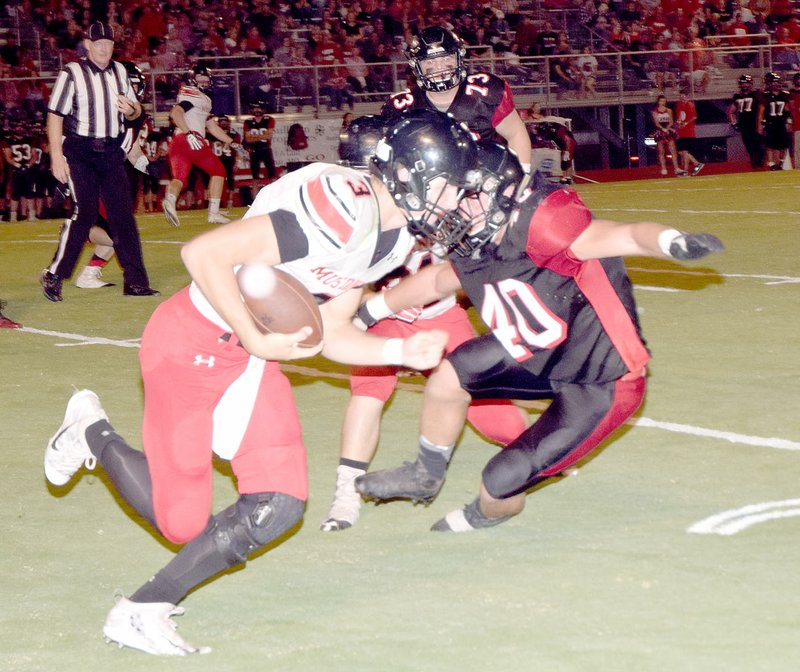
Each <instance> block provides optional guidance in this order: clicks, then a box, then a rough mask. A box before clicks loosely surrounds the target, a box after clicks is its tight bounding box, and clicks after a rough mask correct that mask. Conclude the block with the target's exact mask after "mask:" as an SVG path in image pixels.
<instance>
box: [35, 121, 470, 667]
mask: <svg viewBox="0 0 800 672" xmlns="http://www.w3.org/2000/svg"><path fill="white" fill-rule="evenodd" d="M427 114H431V113H427ZM436 116H437V117H443V116H445V115H438V114H437V115H436ZM406 122H407V120H404V121H403V122H401V124H406ZM445 128H446V131H447V132H446V134H440V135H438V136H437V137H436V138H435V140H436V141H437V148H438V150H437V151H440V152H441V153H442V154H443V156H447V157H448V158H449V159H451V163H450V166H449V167H450V169H451V170H452V171H453V175H452V176H444V175H442V174H441V172H440V170H439V167H438V166H435V168H436V169H435V170H433V168H434V166H431V167H430V168H429V169H427V170H426V169H425V167H424V166H422V165H421V164H417V165H409V167H408V168H407V169H406V170H405V171H401V174H400V175H399V177H400V178H401V179H404V180H413V181H415V182H424V187H423V188H421V189H420V190H418V191H417V192H415V193H416V194H418V195H419V197H418V198H417V199H416V200H413V201H412V200H409V201H403V202H396V201H395V199H394V197H393V196H392V194H391V193H390V191H389V190H388V189H387V188H386V186H384V185H383V183H382V182H381V180H380V179H378V178H377V177H373V176H370V175H367V174H365V173H361V172H358V171H355V170H352V169H350V168H346V167H343V166H336V165H331V164H326V163H312V164H310V165H308V166H305V167H303V168H300V169H299V170H296V171H293V172H291V173H287V174H286V175H284V176H282V177H281V178H279V179H278V180H277V181H276V182H274V183H273V184H270V185H267V186H266V187H264V188H263V189H262V190H261V191H260V193H259V194H258V196H257V197H256V199H255V201H254V202H253V205H252V206H251V207H250V208H249V209H248V211H247V213H246V214H245V215H244V217H243V218H242V219H241V220H237V221H235V222H231V223H229V224H227V225H225V226H221V227H217V228H214V229H212V230H210V231H207V232H206V233H204V234H202V235H201V236H199V237H197V238H195V239H194V240H192V241H190V242H189V243H187V244H186V245H185V246H183V247H182V248H181V257H182V259H183V261H184V264H185V265H186V268H187V270H188V272H189V274H190V276H191V278H192V282H191V285H190V286H189V287H186V288H184V289H183V290H181V291H179V292H178V293H177V294H175V295H174V296H172V297H171V298H169V299H167V300H166V301H164V302H163V303H161V304H160V305H159V306H158V308H156V310H155V312H154V313H153V315H152V317H151V318H150V320H149V321H148V323H147V325H146V327H145V329H144V333H143V335H142V341H141V350H140V354H139V358H140V363H141V372H142V378H143V382H144V404H145V405H144V419H143V424H142V441H143V444H144V452H140V451H138V450H135V449H134V448H132V447H131V446H130V445H129V444H128V443H127V442H126V441H125V440H124V439H123V438H122V437H121V436H120V435H119V434H118V433H117V432H116V431H115V430H114V428H113V426H112V425H111V424H110V422H109V419H108V416H107V414H106V412H105V410H104V409H103V407H102V405H101V403H100V400H99V398H98V397H97V395H96V394H95V393H94V392H92V391H90V390H81V391H79V392H76V393H75V394H74V395H73V396H72V398H71V399H70V401H69V403H68V404H67V409H66V414H65V416H64V421H63V424H62V426H61V427H60V428H59V430H58V431H57V432H56V433H55V434H54V435H53V437H52V439H51V440H50V442H49V443H48V445H47V448H46V449H45V460H44V468H45V476H46V478H47V479H48V481H49V482H50V483H51V484H53V485H55V486H62V485H65V484H66V483H68V482H69V481H70V480H71V479H72V477H73V476H74V475H75V474H76V472H77V471H78V470H79V469H80V467H81V466H82V465H83V464H86V466H87V467H88V468H90V469H91V468H94V467H95V466H96V465H97V464H99V465H100V466H102V467H103V469H104V471H105V472H106V474H107V475H108V477H109V479H110V482H111V483H112V484H113V485H114V486H115V488H116V489H117V490H118V491H119V493H120V494H121V495H122V496H123V497H124V498H125V500H126V501H127V502H128V503H129V504H130V505H131V506H132V507H133V509H134V510H135V511H137V512H138V513H139V514H140V515H141V516H142V517H143V518H144V519H145V520H147V521H149V523H151V524H152V525H153V527H154V529H156V530H157V531H158V532H159V533H160V534H162V535H163V536H164V537H165V538H166V539H168V540H169V541H170V542H172V543H175V544H181V545H182V548H181V549H180V551H179V552H178V553H177V554H176V555H175V557H174V558H172V560H171V561H170V562H168V563H167V565H166V566H165V567H164V568H162V569H161V570H160V571H158V572H157V573H156V574H155V575H154V576H152V577H150V578H149V579H148V580H146V581H145V582H144V583H143V584H142V585H141V587H140V588H139V589H138V590H136V591H135V592H134V593H133V594H132V595H131V596H130V597H123V598H121V599H120V600H119V601H118V602H117V603H116V605H115V606H114V607H113V608H112V609H111V611H110V613H109V615H108V617H107V619H106V622H105V625H104V628H103V631H104V633H105V635H106V636H107V637H108V638H109V639H111V640H113V641H115V642H118V643H119V644H121V645H125V646H129V647H132V648H135V649H139V650H141V651H145V652H147V653H151V654H156V655H187V654H194V653H203V652H205V651H206V650H207V649H205V648H203V647H197V646H193V645H191V644H189V643H188V642H187V641H186V640H185V639H184V638H183V637H181V635H179V634H178V633H177V632H176V630H175V623H174V622H173V621H172V620H171V617H172V616H174V615H177V614H181V613H183V608H182V607H179V606H177V604H178V603H179V602H180V601H181V600H183V598H184V597H185V596H186V595H187V594H188V593H189V592H190V591H192V590H194V589H196V588H197V587H198V586H200V585H201V584H203V583H205V582H206V581H208V580H209V579H211V578H212V577H214V576H216V575H218V574H219V573H221V572H224V571H226V570H228V569H229V568H231V567H236V566H242V565H243V564H244V563H245V562H246V561H247V559H248V557H249V556H250V555H251V554H252V553H254V552H256V551H258V550H259V549H262V548H264V547H265V546H267V545H269V544H271V543H273V542H275V540H277V539H278V538H279V537H281V536H282V535H283V534H285V533H286V532H287V531H288V530H290V529H291V528H293V527H294V526H295V525H296V524H297V523H298V522H299V521H300V519H301V518H302V515H303V510H304V507H305V500H306V497H307V492H308V482H307V474H306V454H305V447H304V445H303V442H302V435H301V427H300V423H299V418H298V414H297V410H296V408H295V404H294V400H293V398H292V392H291V386H290V383H289V381H288V379H287V378H286V376H285V375H284V374H283V373H282V372H281V370H280V366H279V363H280V361H284V360H292V359H297V358H300V357H306V356H311V355H315V354H317V353H319V352H322V354H323V355H324V356H326V357H328V358H330V359H332V360H335V361H337V362H341V363H344V364H363V365H372V366H380V365H385V364H392V365H397V366H406V367H411V368H414V369H419V370H425V369H429V368H432V367H434V366H436V364H438V362H439V360H440V359H441V355H442V351H443V348H444V345H445V343H446V341H447V334H445V333H443V332H439V331H420V332H418V333H415V334H413V335H411V336H410V337H409V338H379V337H376V336H372V335H370V334H366V333H363V332H361V331H360V330H359V329H358V328H356V327H355V326H354V324H353V317H354V314H355V312H356V310H357V309H358V306H359V305H360V302H361V294H362V286H363V285H364V284H365V283H369V282H373V281H376V280H378V279H380V278H382V277H383V276H384V275H385V274H386V273H387V272H388V271H390V270H391V269H393V268H395V267H396V266H398V265H399V264H402V263H403V261H404V260H405V259H406V258H407V256H408V253H409V252H410V250H411V248H412V247H413V244H414V236H413V234H412V232H411V230H410V229H409V226H413V227H414V231H417V230H422V228H423V227H431V226H433V225H434V220H438V219H440V218H444V219H450V218H454V219H458V218H459V215H458V210H459V207H460V204H461V202H462V201H463V199H464V197H465V195H466V189H467V187H468V186H473V187H474V185H475V184H476V181H477V180H478V179H479V178H480V173H479V172H478V171H477V170H475V168H476V166H477V162H476V157H475V151H476V150H475V147H474V142H473V140H472V138H471V136H470V135H469V133H468V132H467V131H466V130H464V129H462V128H460V127H457V126H452V125H451V124H450V123H449V122H448V123H447V126H446V127H445ZM416 130H418V129H417V127H416V126H413V125H412V126H410V127H408V129H407V133H408V135H409V137H408V141H409V142H410V143H416V142H417V141H418V140H419V138H418V137H417V136H416V135H415V134H414V132H415V131H416ZM462 144H463V145H465V146H466V147H467V148H471V151H469V152H460V153H459V152H457V151H456V150H457V148H458V147H459V146H460V145H462ZM440 163H441V162H440ZM439 165H440V164H439ZM245 264H266V265H270V266H276V267H279V268H281V269H282V270H284V271H286V272H288V273H290V274H291V275H293V276H294V277H295V278H297V279H298V280H300V281H301V282H302V283H303V285H305V287H306V288H307V289H308V290H309V291H310V292H311V293H312V294H314V295H315V296H316V297H317V300H318V301H319V303H320V312H321V314H322V319H323V326H324V334H325V338H324V342H323V343H321V344H320V345H318V346H316V347H314V348H304V347H301V346H300V345H299V344H300V343H301V342H302V341H303V340H304V339H305V338H306V337H307V336H308V335H309V334H310V333H311V328H310V327H303V328H302V329H300V330H298V331H297V332H294V333H289V334H285V333H263V332H262V331H261V330H259V328H258V327H257V325H256V323H255V321H254V320H253V318H252V317H251V315H250V313H249V312H248V310H247V308H246V307H245V305H244V303H243V301H242V298H241V296H240V293H239V287H238V283H237V279H236V274H235V269H237V268H238V267H239V266H240V265H245ZM215 453H216V454H217V455H219V456H220V457H222V458H223V459H227V460H229V461H230V463H231V468H232V470H233V473H234V474H235V475H236V484H237V488H238V491H239V496H238V498H237V500H236V501H235V502H234V503H233V504H231V505H230V506H229V507H228V508H226V509H225V510H223V511H219V512H217V513H214V512H213V510H212V500H213V498H212V475H213V470H214V469H213V455H214V454H215Z"/></svg>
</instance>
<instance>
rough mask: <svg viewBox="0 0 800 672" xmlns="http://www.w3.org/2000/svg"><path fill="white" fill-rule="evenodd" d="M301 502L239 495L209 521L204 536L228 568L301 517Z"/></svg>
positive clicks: (273, 494)
mask: <svg viewBox="0 0 800 672" xmlns="http://www.w3.org/2000/svg"><path fill="white" fill-rule="evenodd" d="M304 508H305V502H303V501H301V500H299V499H297V498H295V497H291V496H290V495H284V494H283V493H280V492H267V493H258V494H252V495H242V496H241V497H239V500H238V501H237V502H236V503H235V504H232V505H231V506H229V507H228V508H227V509H225V510H224V511H221V512H220V513H218V514H217V515H216V516H214V517H213V518H212V519H211V523H210V525H209V529H208V530H207V532H206V533H207V534H209V535H210V536H211V538H212V539H213V541H214V545H215V546H216V549H217V551H218V552H219V554H220V555H221V556H222V557H223V558H224V560H225V562H226V563H227V564H228V566H229V567H233V566H234V565H238V564H241V563H243V562H246V561H247V556H248V555H249V554H250V553H252V552H253V551H255V550H257V549H259V548H262V547H264V546H266V545H267V544H268V543H269V542H270V541H272V540H273V539H277V538H278V537H279V536H281V535H282V534H283V533H284V532H286V531H287V530H289V529H290V528H291V527H292V526H294V524H295V523H296V522H297V521H298V520H300V518H302V517H303V510H304Z"/></svg>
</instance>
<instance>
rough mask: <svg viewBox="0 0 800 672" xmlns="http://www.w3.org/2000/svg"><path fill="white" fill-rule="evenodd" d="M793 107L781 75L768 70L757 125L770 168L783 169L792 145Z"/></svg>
mask: <svg viewBox="0 0 800 672" xmlns="http://www.w3.org/2000/svg"><path fill="white" fill-rule="evenodd" d="M791 107H792V105H791V96H790V95H789V92H788V91H785V90H784V89H783V81H782V80H781V76H780V75H779V74H778V73H777V72H768V73H767V74H766V75H764V93H763V94H762V96H761V104H760V105H759V106H758V122H757V123H756V127H757V128H758V129H759V133H763V135H764V144H765V145H766V146H767V168H768V169H769V170H783V161H784V159H785V158H786V155H787V154H788V152H789V146H790V145H791V137H792V131H791V129H792V110H791Z"/></svg>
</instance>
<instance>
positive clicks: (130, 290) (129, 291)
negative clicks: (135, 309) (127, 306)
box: [122, 285, 161, 296]
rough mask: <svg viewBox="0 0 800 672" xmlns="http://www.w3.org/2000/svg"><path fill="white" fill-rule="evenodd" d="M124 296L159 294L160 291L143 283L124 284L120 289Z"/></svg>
mask: <svg viewBox="0 0 800 672" xmlns="http://www.w3.org/2000/svg"><path fill="white" fill-rule="evenodd" d="M122 293H123V294H124V295H125V296H161V292H159V291H158V290H157V289H153V288H152V287H145V286H144V285H125V287H124V288H123V290H122Z"/></svg>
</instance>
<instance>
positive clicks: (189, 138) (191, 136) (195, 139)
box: [186, 131, 205, 151]
mask: <svg viewBox="0 0 800 672" xmlns="http://www.w3.org/2000/svg"><path fill="white" fill-rule="evenodd" d="M186 142H188V143H189V148H190V149H193V150H194V151H197V150H199V149H203V145H204V144H205V143H204V142H203V136H201V135H200V134H199V133H198V132H197V131H189V132H188V133H187V134H186Z"/></svg>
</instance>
